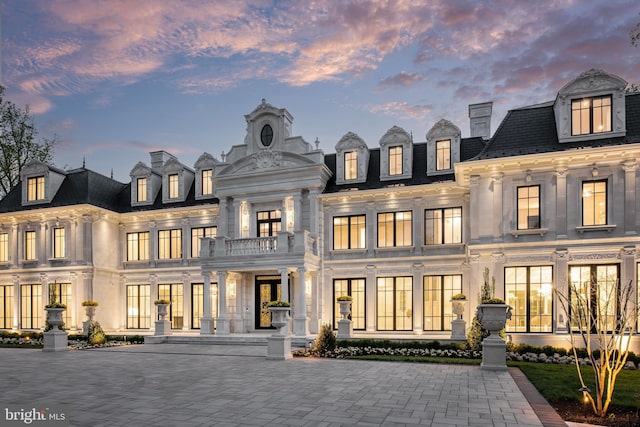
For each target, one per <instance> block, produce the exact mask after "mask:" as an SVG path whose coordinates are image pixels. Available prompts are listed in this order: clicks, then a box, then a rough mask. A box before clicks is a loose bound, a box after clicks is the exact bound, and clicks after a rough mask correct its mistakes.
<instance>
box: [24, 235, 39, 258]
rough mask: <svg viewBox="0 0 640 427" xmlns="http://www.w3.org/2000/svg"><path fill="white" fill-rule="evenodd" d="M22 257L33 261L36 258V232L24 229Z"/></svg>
mask: <svg viewBox="0 0 640 427" xmlns="http://www.w3.org/2000/svg"><path fill="white" fill-rule="evenodd" d="M24 259H25V260H28V261H33V260H35V259H36V232H35V231H25V233H24Z"/></svg>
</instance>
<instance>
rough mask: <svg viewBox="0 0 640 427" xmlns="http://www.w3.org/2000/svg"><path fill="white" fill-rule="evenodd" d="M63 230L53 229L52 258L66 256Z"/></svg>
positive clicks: (60, 228) (59, 228)
mask: <svg viewBox="0 0 640 427" xmlns="http://www.w3.org/2000/svg"><path fill="white" fill-rule="evenodd" d="M64 236H65V232H64V228H62V227H56V228H54V229H53V257H54V258H64V257H65V256H66V244H65V237H64Z"/></svg>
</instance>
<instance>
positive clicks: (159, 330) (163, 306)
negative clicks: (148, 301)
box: [153, 299, 171, 335]
mask: <svg viewBox="0 0 640 427" xmlns="http://www.w3.org/2000/svg"><path fill="white" fill-rule="evenodd" d="M153 303H154V304H155V306H156V308H157V310H158V316H159V317H160V320H156V330H155V335H171V322H169V321H168V320H166V319H165V317H167V308H168V307H169V305H170V304H171V301H169V300H166V299H158V300H155V301H154V302H153Z"/></svg>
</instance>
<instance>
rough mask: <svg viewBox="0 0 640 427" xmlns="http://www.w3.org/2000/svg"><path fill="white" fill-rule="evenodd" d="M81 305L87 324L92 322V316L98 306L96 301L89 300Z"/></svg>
mask: <svg viewBox="0 0 640 427" xmlns="http://www.w3.org/2000/svg"><path fill="white" fill-rule="evenodd" d="M81 305H82V306H83V307H84V310H85V313H86V315H87V317H88V318H89V322H92V321H93V316H95V315H96V307H97V306H98V305H99V304H98V301H94V300H91V299H89V300H86V301H82V303H81Z"/></svg>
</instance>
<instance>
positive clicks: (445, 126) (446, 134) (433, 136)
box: [427, 119, 460, 141]
mask: <svg viewBox="0 0 640 427" xmlns="http://www.w3.org/2000/svg"><path fill="white" fill-rule="evenodd" d="M459 136H460V128H459V127H458V126H456V125H454V124H453V123H451V122H450V121H449V120H447V119H440V120H439V121H438V122H437V123H436V124H435V125H433V127H432V128H431V129H430V130H429V132H427V141H434V140H438V139H442V138H455V137H459Z"/></svg>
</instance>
